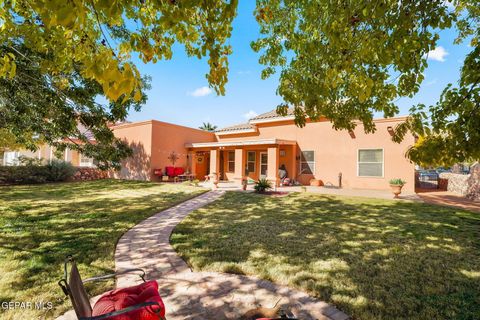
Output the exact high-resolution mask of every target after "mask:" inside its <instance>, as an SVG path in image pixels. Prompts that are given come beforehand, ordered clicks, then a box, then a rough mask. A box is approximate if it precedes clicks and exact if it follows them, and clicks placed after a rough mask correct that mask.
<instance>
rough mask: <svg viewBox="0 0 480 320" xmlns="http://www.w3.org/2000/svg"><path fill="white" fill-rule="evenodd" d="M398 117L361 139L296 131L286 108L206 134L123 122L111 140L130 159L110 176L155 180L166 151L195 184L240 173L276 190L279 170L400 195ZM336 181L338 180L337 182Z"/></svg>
mask: <svg viewBox="0 0 480 320" xmlns="http://www.w3.org/2000/svg"><path fill="white" fill-rule="evenodd" d="M402 121H405V118H387V119H377V120H375V124H376V128H377V130H376V132H375V133H372V134H365V133H364V130H363V127H362V124H361V123H359V124H358V126H357V127H356V129H355V130H354V131H350V132H349V131H345V130H340V131H336V130H334V129H333V128H332V124H331V122H329V121H328V120H327V119H321V120H319V121H307V123H306V125H305V127H303V128H299V127H297V126H296V125H295V123H294V115H293V108H292V109H289V111H288V113H287V115H286V116H280V115H278V114H277V113H276V111H271V112H268V113H264V114H261V115H259V116H257V117H254V118H252V119H250V120H249V121H248V122H247V123H242V124H238V125H234V126H230V127H226V128H222V129H219V130H217V131H215V132H214V133H212V132H206V131H201V130H198V129H193V128H188V127H183V126H178V125H174V124H170V123H165V122H160V121H155V120H151V121H144V122H137V123H127V124H122V125H120V126H117V127H114V128H113V129H114V133H115V135H116V136H117V137H120V138H123V139H125V140H126V141H128V142H129V144H130V145H131V146H132V147H133V149H134V151H135V156H134V157H132V158H131V159H129V160H127V161H125V163H124V165H123V168H122V170H121V171H119V172H117V173H116V177H118V178H131V179H145V180H155V179H158V178H157V177H156V176H155V175H154V170H155V169H165V167H166V166H169V165H171V164H170V161H169V159H168V155H169V153H171V152H172V151H174V152H175V153H176V154H177V155H178V157H179V159H178V162H177V164H176V166H182V167H184V168H185V170H186V171H188V172H191V173H192V174H193V175H194V176H195V177H197V179H199V180H203V179H204V177H205V176H207V175H208V174H211V173H215V174H217V175H218V177H219V179H220V180H223V181H234V182H236V183H238V184H241V181H242V178H243V177H244V175H245V174H248V176H249V177H250V178H252V179H254V180H257V179H259V178H261V177H264V178H267V179H268V180H271V181H272V182H274V183H275V184H277V185H278V184H279V181H280V179H279V172H278V171H279V168H280V167H281V166H284V167H285V168H286V171H287V173H288V177H289V178H290V179H292V180H294V181H297V182H299V183H301V184H309V183H310V181H311V180H312V179H317V180H321V181H322V182H323V183H324V184H325V185H331V186H338V185H339V184H340V183H341V185H342V187H345V188H366V189H388V188H389V183H388V182H389V180H390V179H392V178H402V179H403V180H406V181H407V184H406V185H405V187H404V190H405V191H406V192H413V191H414V175H415V173H414V172H415V168H414V164H413V163H411V162H410V161H409V160H408V159H406V157H405V153H406V151H407V150H408V148H409V147H410V146H411V145H413V143H414V137H413V136H412V135H409V136H407V137H406V138H405V139H404V141H403V142H401V143H394V142H392V140H391V139H392V134H393V130H394V129H395V126H396V125H397V124H398V123H401V122H402ZM340 177H341V182H340Z"/></svg>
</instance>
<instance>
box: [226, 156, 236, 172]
mask: <svg viewBox="0 0 480 320" xmlns="http://www.w3.org/2000/svg"><path fill="white" fill-rule="evenodd" d="M227 160H228V165H227V168H228V172H235V151H228V159H227Z"/></svg>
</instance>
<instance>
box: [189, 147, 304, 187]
mask: <svg viewBox="0 0 480 320" xmlns="http://www.w3.org/2000/svg"><path fill="white" fill-rule="evenodd" d="M186 147H187V149H188V152H189V158H190V159H192V165H191V171H192V174H193V175H194V176H195V177H196V178H197V179H199V180H203V179H204V177H205V176H207V175H209V174H217V175H218V178H219V180H220V181H231V182H234V183H235V184H237V185H241V183H242V179H244V178H247V177H248V178H250V179H252V180H258V179H260V178H266V179H268V180H269V181H271V182H272V183H273V184H274V185H275V186H278V185H279V183H280V179H279V175H278V170H279V168H280V167H282V166H284V167H285V169H286V171H287V174H288V177H289V178H291V179H295V178H296V172H297V170H296V166H297V163H296V161H297V160H296V159H297V144H296V142H295V141H290V140H282V139H262V140H243V141H222V142H207V143H192V144H187V145H186Z"/></svg>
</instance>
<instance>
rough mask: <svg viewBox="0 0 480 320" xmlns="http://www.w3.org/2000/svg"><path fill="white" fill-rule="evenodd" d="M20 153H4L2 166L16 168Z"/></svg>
mask: <svg viewBox="0 0 480 320" xmlns="http://www.w3.org/2000/svg"><path fill="white" fill-rule="evenodd" d="M19 157H20V153H19V152H17V151H5V153H4V154H3V165H5V166H18V165H19V164H20V161H19V159H18V158H19Z"/></svg>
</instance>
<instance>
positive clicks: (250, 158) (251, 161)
mask: <svg viewBox="0 0 480 320" xmlns="http://www.w3.org/2000/svg"><path fill="white" fill-rule="evenodd" d="M255 160H256V153H255V151H248V152H247V170H248V172H255Z"/></svg>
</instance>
